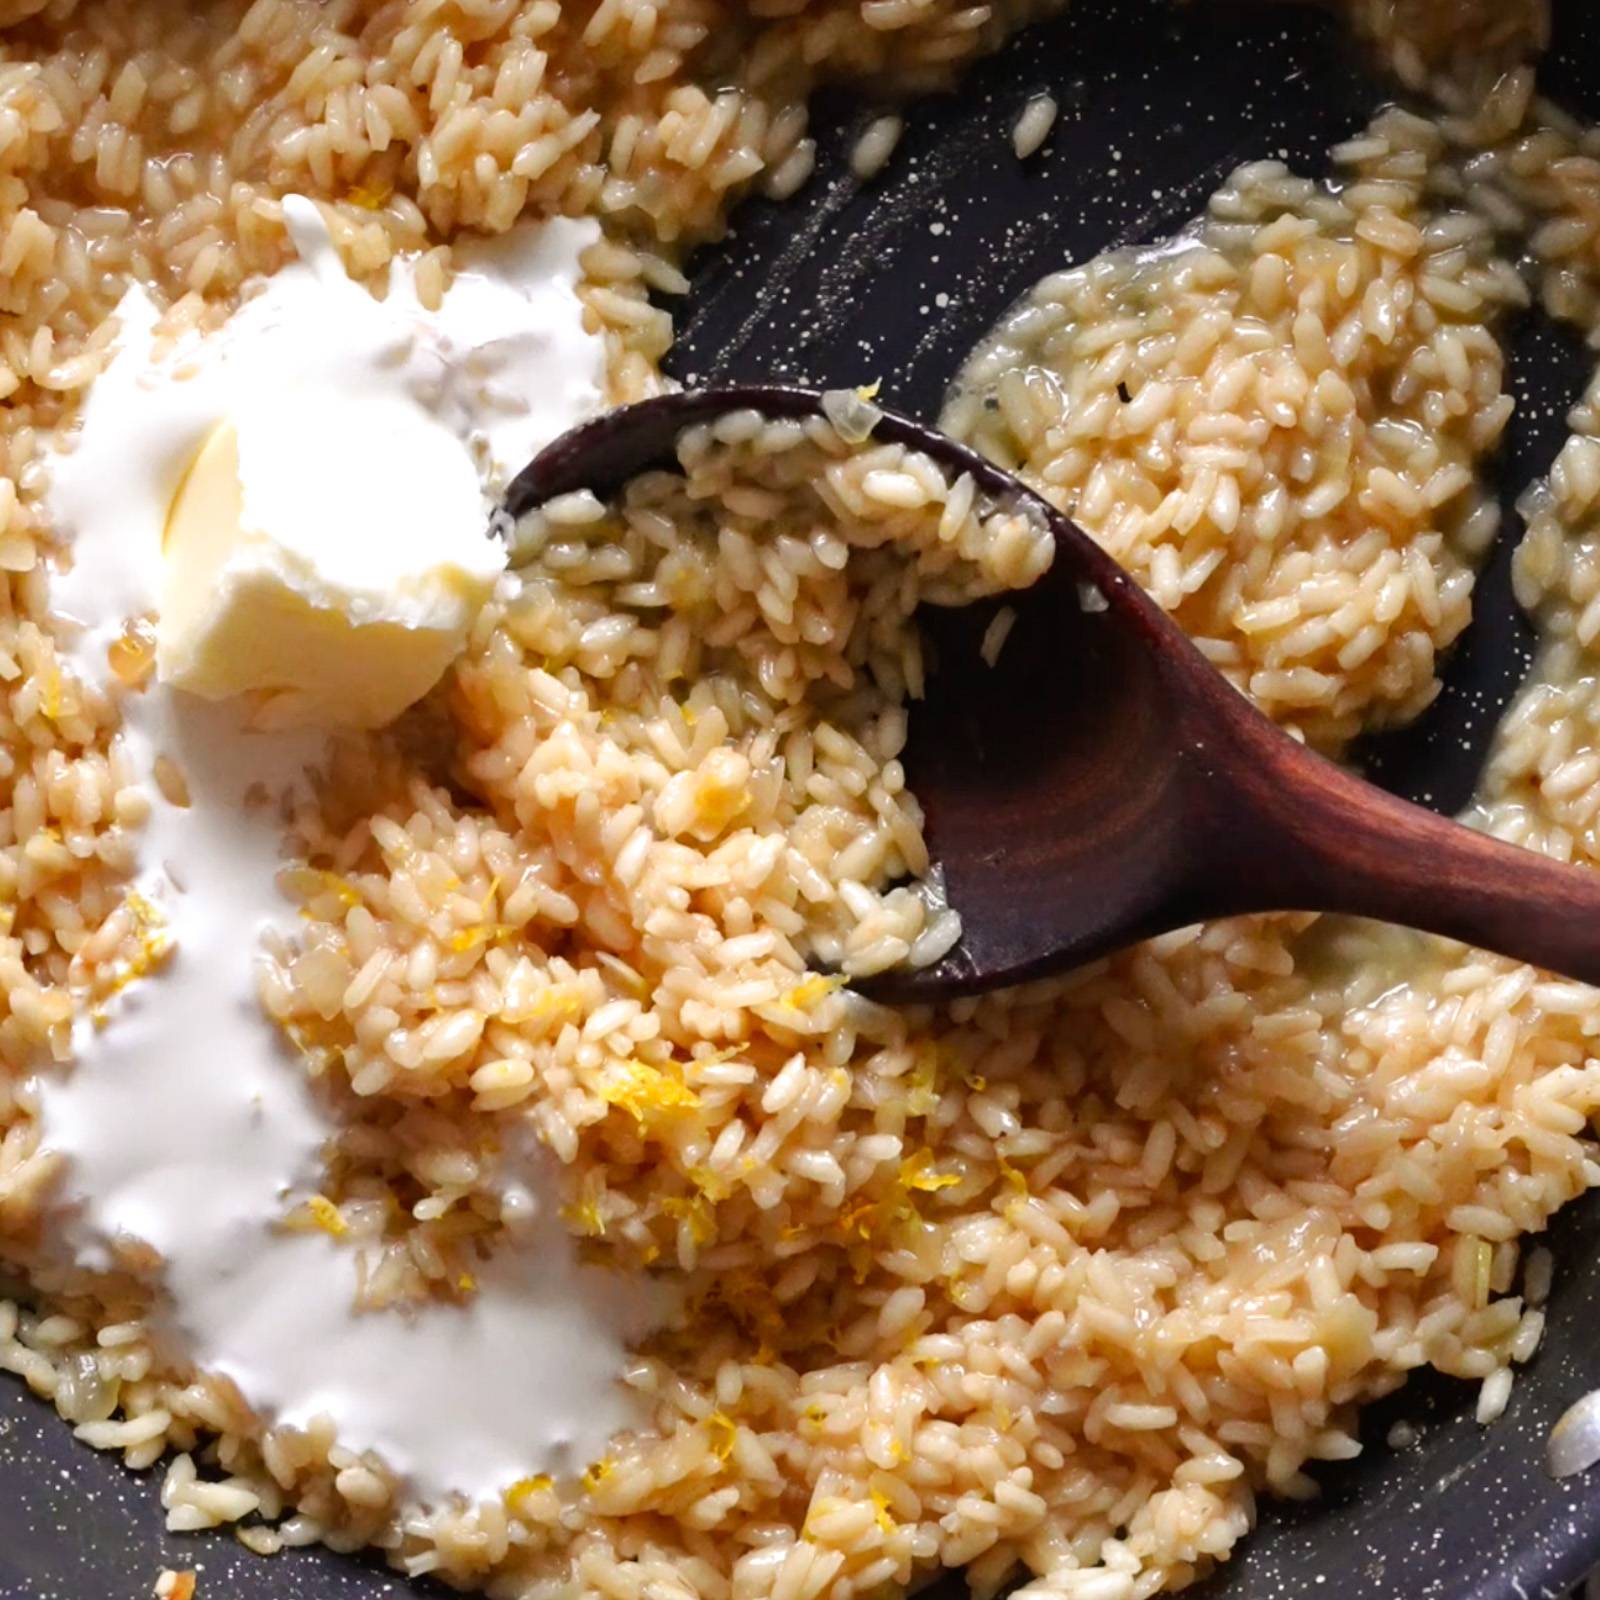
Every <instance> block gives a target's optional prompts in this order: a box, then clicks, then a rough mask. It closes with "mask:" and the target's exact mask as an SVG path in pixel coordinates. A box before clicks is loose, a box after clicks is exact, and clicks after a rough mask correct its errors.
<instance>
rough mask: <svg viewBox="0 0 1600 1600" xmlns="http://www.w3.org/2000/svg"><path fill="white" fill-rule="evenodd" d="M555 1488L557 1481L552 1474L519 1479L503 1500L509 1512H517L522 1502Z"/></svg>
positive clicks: (542, 1473) (545, 1473)
mask: <svg viewBox="0 0 1600 1600" xmlns="http://www.w3.org/2000/svg"><path fill="white" fill-rule="evenodd" d="M554 1487H555V1480H554V1479H553V1478H551V1476H550V1474H549V1473H548V1472H541V1473H538V1474H537V1475H536V1476H534V1477H532V1478H518V1479H517V1481H516V1482H515V1483H514V1484H512V1485H511V1487H510V1488H509V1489H507V1490H506V1492H505V1494H504V1495H503V1496H502V1497H501V1498H502V1499H503V1500H504V1501H505V1503H506V1509H507V1510H508V1511H515V1510H516V1509H517V1507H518V1505H519V1504H521V1502H522V1501H524V1500H527V1499H530V1498H532V1496H534V1495H536V1494H543V1493H544V1491H545V1490H546V1489H551V1488H554Z"/></svg>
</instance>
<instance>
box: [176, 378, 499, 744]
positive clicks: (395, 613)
mask: <svg viewBox="0 0 1600 1600" xmlns="http://www.w3.org/2000/svg"><path fill="white" fill-rule="evenodd" d="M163 557H164V560H163V570H162V585H161V599H160V611H159V618H158V621H157V625H156V670H157V674H158V675H159V676H160V677H161V678H162V679H163V680H164V681H166V682H168V683H170V684H172V685H173V686H174V687H175V688H179V689H183V690H186V691H188V692H189V693H191V694H196V695H200V696H201V697H203V698H204V699H207V700H224V699H229V698H232V697H234V696H245V697H247V698H248V699H249V700H250V702H251V717H250V720H251V722H252V724H253V725H254V726H256V727H260V728H287V727H303V726H316V727H355V728H375V727H381V726H382V725H383V724H384V723H387V722H392V721H393V720H394V718H395V717H397V716H398V715H399V714H400V713H401V712H402V711H404V710H405V708H406V707H407V706H409V705H411V704H412V703H413V702H414V701H416V700H418V699H420V698H421V697H422V696H423V695H424V694H426V693H427V692H428V690H429V689H431V688H432V687H433V686H434V684H436V683H437V682H438V681H439V679H440V677H441V676H442V675H443V674H444V672H445V669H446V668H447V667H448V666H449V665H450V663H451V661H452V660H453V659H454V658H455V656H456V655H457V654H458V653H459V652H460V649H461V646H462V643H463V642H464V640H465V638H466V635H467V630H468V629H469V627H470V626H471V624H472V619H473V616H474V615H475V614H476V612H477V610H478V608H479V607H480V606H482V604H483V603H484V601H485V600H486V599H487V598H488V596H489V592H490V590H491V589H492V587H493V585H494V581H495V578H496V576H497V575H498V574H499V573H500V571H501V570H502V569H503V567H504V566H505V551H504V548H503V547H502V546H501V545H500V544H499V543H498V542H497V541H496V540H494V539H493V538H491V537H490V535H489V531H488V512H487V509H486V507H485V505H484V499H483V492H482V489H481V488H480V486H479V481H478V475H477V472H476V470H475V468H474V466H473V463H472V460H471V457H470V456H469V454H468V452H467V450H466V448H465V447H464V446H463V444H462V443H461V442H460V440H459V439H457V438H456V437H455V436H454V435H453V434H452V433H451V432H449V431H448V430H447V429H446V428H444V427H442V426H440V425H439V424H438V423H437V422H436V421H435V420H434V419H433V418H432V417H431V416H430V415H429V414H428V413H427V411H425V410H424V409H423V408H422V407H420V406H418V405H417V404H416V403H415V402H414V401H413V400H412V399H411V398H410V397H408V396H404V395H393V394H384V393H381V392H372V391H368V392H364V393H362V394H361V395H360V396H359V397H355V396H351V395H348V394H344V393H340V392H337V391H336V392H335V393H334V394H333V395H331V396H330V395H326V394H324V395H319V394H317V393H315V392H311V391H306V390H293V389H274V391H273V392H272V393H271V394H270V396H268V397H264V398H263V399H262V400H261V401H260V402H259V403H257V404H254V405H249V406H246V407H244V408H243V409H241V410H239V411H237V412H235V414H234V415H233V416H232V417H231V418H230V419H229V420H227V421H225V422H223V423H221V424H220V425H219V426H218V427H217V428H216V429H215V430H214V431H213V432H212V433H211V435H210V437H209V438H208V439H207V440H206V442H205V443H204V445H203V446H202V447H201V449H200V452H199V454H198V455H197V456H196V457H195V460H194V462H193V464H192V465H191V466H190V468H189V471H188V473H187V474H186V475H185V477H184V479H183V482H182V483H181V484H180V485H179V487H178V490H177V493H176V494H175V496H174V497H173V501H172V507H171V511H170V513H169V516H168V519H167V528H166V535H165V539H164V543H163Z"/></svg>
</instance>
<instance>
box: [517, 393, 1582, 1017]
mask: <svg viewBox="0 0 1600 1600" xmlns="http://www.w3.org/2000/svg"><path fill="white" fill-rule="evenodd" d="M740 410H756V411H759V412H761V413H763V414H764V415H766V416H771V417H810V416H818V415H821V414H822V396H821V394H820V393H818V392H816V391H813V390H807V389H795V388H782V387H760V386H752V387H742V388H728V389H718V390H706V391H700V392H687V393H682V394H673V395H665V396H662V397H660V398H657V399H653V400H646V401H642V402H640V403H639V404H637V405H633V406H626V407H623V408H621V409H620V410H617V411H612V412H610V413H608V414H607V415H605V416H603V417H600V418H598V419H597V420H596V421H594V422H591V423H588V424H586V425H584V426H583V427H580V428H577V429H575V430H573V431H572V432H571V433H569V434H566V435H565V436H564V437H562V438H561V439H558V440H556V442H555V443H554V444H552V445H550V446H549V448H548V449H546V450H545V451H543V452H542V453H541V454H540V455H539V456H538V457H537V458H536V459H535V460H534V461H533V462H532V463H531V464H530V465H529V466H528V467H527V468H526V469H524V471H523V472H522V473H520V474H519V475H518V477H517V478H516V480H515V481H514V482H513V483H512V485H511V488H510V490H509V491H508V494H507V500H506V507H507V510H508V511H510V512H511V514H512V515H513V516H520V515H522V514H523V513H524V512H526V511H528V510H530V509H532V508H533V507H535V506H537V505H538V504H540V503H541V502H542V501H545V500H548V499H550V498H552V497H554V496H556V495H559V494H565V493H568V492H570V491H573V490H576V489H580V488H587V489H591V490H593V491H594V492H595V493H596V494H599V495H601V496H602V497H604V496H608V495H610V494H612V493H614V492H615V491H616V490H617V489H618V488H620V487H621V485H622V484H623V483H625V482H626V481H627V480H628V479H629V478H631V477H633V476H635V475H636V474H637V473H639V472H641V471H644V470H646V469H648V468H651V467H662V466H670V465H671V464H672V463H673V461H674V459H675V458H674V455H673V446H674V442H675V441H676V439H677V436H678V434H679V433H680V432H681V431H682V430H683V429H684V428H686V427H689V426H692V425H693V424H695V423H702V422H706V421H709V420H711V419H713V418H715V417H717V416H720V415H722V414H724V413H726V412H729V411H740ZM872 437H873V439H874V441H875V442H879V443H890V444H901V445H906V446H908V447H911V448H914V449H917V450H921V451H923V452H925V453H926V454H927V455H929V456H930V457H932V458H933V460H935V461H936V462H938V463H939V464H940V466H942V467H944V468H945V469H946V470H947V471H949V472H950V473H952V474H956V473H961V472H968V473H971V474H972V476H973V478H974V480H975V481H976V483H977V485H978V487H979V489H980V490H981V491H982V492H983V493H985V494H986V495H988V496H989V497H990V499H991V500H992V501H994V502H996V503H998V504H1002V505H1006V504H1013V503H1019V504H1027V505H1030V506H1031V507H1032V508H1033V509H1034V510H1035V511H1036V512H1037V513H1038V514H1039V515H1040V516H1042V517H1044V518H1045V519H1046V520H1047V521H1048V523H1049V526H1050V529H1051V531H1052V533H1053V535H1054V537H1055V543H1056V555H1055V560H1054V562H1053V564H1052V566H1051V568H1050V571H1049V572H1048V573H1047V574H1046V575H1045V576H1044V577H1043V578H1042V579H1041V580H1040V581H1039V582H1038V583H1037V584H1035V585H1034V586H1033V587H1032V588H1030V589H1027V590H1023V591H1020V592H1016V593H1010V594H1006V595H1002V596H999V597H997V598H996V599H994V600H992V601H985V602H982V603H980V604H976V605H972V606H966V607H962V608H959V609H945V608H938V607H933V606H927V607H924V608H923V611H922V613H921V616H920V621H921V622H922V624H923V626H924V628H925V630H926V634H927V637H928V641H929V645H930V649H929V660H930V662H931V663H932V670H931V672H930V675H929V680H928V689H927V695H926V698H925V699H924V700H923V701H922V702H920V703H919V704H917V705H916V706H915V707H914V708H913V710H912V715H911V719H910V735H909V742H908V746H907V750H906V755H905V766H906V773H907V779H908V782H909V784H910V786H911V789H912V792H913V793H914V794H915V795H916V796H917V798H918V799H919V800H920V801H921V803H922V806H923V809H924V811H925V813H926V818H927V822H926V828H927V838H928V845H929V849H930V851H931V852H932V856H933V859H934V860H935V861H936V862H937V863H938V864H939V866H940V867H941V868H942V870H943V874H944V884H945V890H946V893H947V894H948V897H949V901H950V904H951V905H952V906H954V907H955V909H956V910H957V911H959V912H960V914H961V921H962V936H961V939H960V941H959V943H958V944H957V945H956V946H955V947H954V948H953V949H952V950H951V951H950V953H949V954H948V955H947V956H945V957H944V959H943V960H941V961H939V962H937V963H936V964H934V965H932V966H929V967H925V968H922V969H920V970H897V971H894V972H889V973H884V974H881V975H879V976H877V977H874V978H872V979H871V980H869V981H868V982H866V983H864V984H862V985H861V986H860V987H862V988H863V989H864V990H866V992H868V993H870V994H872V995H873V996H874V997H876V998H881V999H884V1000H890V1001H895V1002H909V1001H922V1000H938V999H948V998H951V997H954V996H957V995H965V994H975V993H979V992H981V991H983V990H986V989H993V988H998V987H1001V986H1003V985H1007V984H1015V983H1021V982H1024V981H1026V980H1028V979H1032V978H1039V977H1043V976H1045V975H1047V974H1049V973H1052V972H1058V971H1061V970H1062V969H1064V968H1067V967H1071V966H1075V965H1079V964H1081V963H1084V962H1087V961H1091V960H1093V959H1095V958H1096V957H1098V956H1103V955H1106V954H1107V953H1109V952H1110V951H1113V950H1116V949H1118V948H1120V947H1121V946H1123V945H1127V944H1130V943H1132V942H1134V941H1136V940H1139V939H1143V938H1148V937H1150V936H1152V935H1154V934H1158V933H1164V932H1166V931H1168V930H1170V929H1173V928H1179V927H1184V926H1186V925H1188V924H1190V923H1193V922H1199V921H1202V920H1204V919H1206V918H1210V917H1219V916H1230V915H1234V914H1236V913H1239V912H1246V911H1341V912H1351V913H1355V914H1358V915H1361V916H1367V917H1374V918H1377V919H1379V920H1382V921H1385V922H1394V923H1401V924H1404V925H1406V926H1409V927H1413V928H1421V929H1424V930H1426V931H1428V932H1430V933H1437V934H1443V935H1446V936H1447V937H1449V938H1452V939H1459V940H1461V941H1463V942H1465V943H1467V944H1472V945H1477V946H1479V947H1481V948H1483V949H1486V950H1493V951H1497V952H1499V953H1501V954H1503V955H1509V956H1513V957H1516V958H1517V959H1519V960H1524V961H1529V962H1532V963H1533V964H1534V965H1536V966H1540V967H1546V968H1549V969H1551V970H1552V971H1556V972H1561V973H1564V974H1566V975H1568V976H1570V977H1574V978H1579V979H1582V980H1583V981H1585V982H1590V983H1600V873H1597V872H1590V871H1587V870H1584V869H1582V868H1578V867H1571V866H1564V865H1561V864H1560V863H1557V862H1554V861H1551V860H1549V859H1548V858H1546V857H1544V856H1540V855H1537V854H1534V853H1533V852H1531V851H1527V850H1522V849H1519V848H1517V847H1516V846H1514V845H1509V844H1504V843H1501V842H1500V841H1498V840H1495V839H1491V838H1489V837H1487V836H1486V835H1483V834H1480V833H1476V832H1474V831H1472V830H1471V829H1469V828H1465V827H1463V826H1461V825H1460V824H1459V823H1455V822H1451V821H1449V820H1447V819H1445V818H1443V817H1440V816H1438V815H1436V814H1435V813H1433V812H1431V811H1427V810H1424V809H1423V808H1422V807H1420V806H1415V805H1412V804H1410V803H1409V802H1408V801H1405V800H1400V799H1397V798H1396V797H1395V796H1393V795H1390V794H1387V793H1385V792H1384V791H1383V790H1381V789H1378V788H1376V787H1375V786H1373V785H1372V784H1370V783H1367V782H1365V781H1363V780H1362V779H1361V778H1358V777H1356V776H1355V775H1354V774H1352V773H1350V772H1347V771H1345V770H1344V769H1343V768H1341V767H1338V766H1336V765H1334V763H1333V762H1331V761H1328V760H1325V759H1324V758H1323V757H1321V756H1319V755H1316V754H1315V753H1313V752H1312V751H1310V750H1308V749H1306V748H1305V747H1304V746H1303V745H1301V744H1299V743H1297V742H1296V741H1295V740H1294V739H1292V738H1290V737H1289V736H1288V735H1287V734H1285V733H1284V732H1282V731H1281V730H1280V729H1279V728H1278V727H1276V726H1275V725H1274V724H1273V723H1272V722H1271V721H1269V720H1268V719H1267V718H1266V717H1265V716H1263V715H1262V714H1261V712H1259V711H1257V710H1256V709H1255V707H1254V706H1252V705H1251V704H1250V702H1249V701H1248V700H1246V699H1245V698H1244V696H1243V695H1241V694H1239V693H1237V692H1236V691H1235V690H1234V689H1233V688H1232V687H1231V686H1230V685H1229V684H1228V683H1227V682H1226V681H1225V680H1224V679H1223V678H1222V677H1221V676H1220V675H1219V674H1218V673H1217V672H1216V671H1215V669H1214V668H1213V667H1212V666H1211V665H1210V664H1209V663H1208V662H1207V661H1206V660H1205V658H1204V657H1203V656H1202V655H1201V654H1200V652H1199V651H1198V650H1197V649H1196V648H1195V647H1194V645H1193V644H1191V643H1190V641H1189V640H1188V638H1187V637H1186V636H1185V635H1184V634H1183V633H1182V631H1181V630H1180V629H1179V628H1177V627H1176V626H1175V625H1174V624H1173V623H1172V622H1171V621H1170V620H1168V618H1167V617H1166V615H1165V614H1164V613H1163V612H1162V611H1161V610H1160V609H1159V608H1158V607H1157V606H1156V605H1155V603H1154V602H1153V601H1152V600H1150V598H1149V597H1148V596H1147V595H1146V594H1145V593H1144V592H1143V590H1141V589H1140V588H1139V586H1138V585H1137V584H1136V583H1135V582H1134V581H1133V580H1132V579H1131V578H1130V577H1129V576H1128V575H1127V574H1126V573H1125V572H1124V571H1123V570H1122V568H1121V567H1119V566H1118V565H1117V564H1116V562H1115V561H1113V560H1112V559H1111V557H1110V556H1108V555H1107V554H1106V553H1105V552H1104V551H1103V550H1102V549H1101V548H1100V547H1099V546H1098V545H1097V544H1095V542H1094V541H1093V540H1092V539H1091V538H1090V537H1089V536H1088V535H1087V534H1086V533H1084V532H1083V530H1082V529H1081V528H1079V527H1077V526H1076V524H1074V523H1073V522H1072V521H1070V520H1069V519H1068V518H1066V517H1064V516H1062V515H1061V514H1060V513H1059V512H1058V511H1056V510H1055V509H1054V508H1053V507H1052V506H1050V505H1049V504H1048V503H1047V502H1046V501H1044V500H1043V499H1041V498H1040V497H1039V496H1038V495H1036V494H1034V493H1033V491H1032V490H1030V489H1028V488H1027V487H1026V486H1025V485H1024V484H1022V483H1021V482H1020V480H1018V479H1017V478H1015V477H1013V476H1012V475H1011V474H1010V473H1008V472H1005V471H1002V470H1001V469H1000V468H998V467H996V466H995V465H994V464H993V463H992V462H990V461H988V460H986V459H985V458H984V457H982V456H980V455H978V454H977V453H976V452H974V451H972V450H970V449H968V448H967V447H966V446H964V445H960V444H957V443H956V442H955V441H954V440H952V439H949V438H947V437H946V436H945V435H943V434H941V433H939V432H937V431H936V430H934V429H931V428H928V427H924V426H923V425H921V424H919V423H916V422H912V421H910V420H909V419H908V418H905V417H900V416H896V415H894V414H892V413H887V412H886V413H885V414H884V415H883V418H882V420H881V421H880V422H879V423H878V424H877V426H876V428H875V429H874V431H873V436H872ZM1002 605H1009V606H1011V607H1012V608H1013V609H1014V611H1015V614H1016V615H1015V621H1014V623H1013V625H1012V627H1011V630H1010V632H1009V634H1008V635H1007V636H1006V642H1005V646H1004V648H1003V650H1002V651H1001V653H1000V656H999V659H998V661H997V662H996V664H995V665H994V667H992V668H991V667H989V666H986V665H985V664H984V661H983V659H982V657H981V655H980V653H979V644H980V641H981V640H982V638H983V636H984V632H985V630H986V629H987V627H988V626H989V623H990V621H991V620H992V619H993V617H994V615H995V613H996V611H997V610H998V608H999V607H1000V606H1002Z"/></svg>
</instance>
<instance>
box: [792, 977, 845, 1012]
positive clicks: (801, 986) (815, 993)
mask: <svg viewBox="0 0 1600 1600" xmlns="http://www.w3.org/2000/svg"><path fill="white" fill-rule="evenodd" d="M843 986H844V979H843V978H842V977H839V976H837V975H833V976H829V975H827V974H824V973H821V972H813V973H812V974H811V976H810V977H809V978H802V979H801V980H800V982H799V983H797V984H796V985H795V986H794V987H793V988H792V989H791V990H790V991H789V992H788V993H787V994H786V995H784V997H783V998H782V999H781V1000H780V1001H779V1002H778V1004H779V1005H780V1006H782V1007H784V1009H785V1010H788V1011H805V1010H808V1009H809V1008H810V1007H812V1006H814V1005H815V1004H816V1003H817V1002H818V1001H819V1000H824V999H826V998H827V997H828V996H829V995H830V994H832V993H833V991H834V990H835V989H839V988H843Z"/></svg>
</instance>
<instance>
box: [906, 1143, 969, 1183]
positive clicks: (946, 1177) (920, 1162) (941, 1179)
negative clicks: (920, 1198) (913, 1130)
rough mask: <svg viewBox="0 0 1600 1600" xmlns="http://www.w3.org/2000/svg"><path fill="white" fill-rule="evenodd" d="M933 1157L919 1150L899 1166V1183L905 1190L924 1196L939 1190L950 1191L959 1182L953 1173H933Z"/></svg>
mask: <svg viewBox="0 0 1600 1600" xmlns="http://www.w3.org/2000/svg"><path fill="white" fill-rule="evenodd" d="M933 1163H934V1155H933V1152H932V1151H931V1150H919V1151H917V1153H916V1154H915V1155H913V1156H912V1157H911V1158H910V1159H909V1160H908V1161H904V1162H902V1163H901V1166H900V1182H901V1183H902V1184H904V1185H905V1187H906V1188H907V1189H916V1190H919V1191H921V1192H922V1193H924V1194H934V1193H936V1192H937V1191H938V1190H940V1189H951V1188H954V1187H955V1185H956V1184H958V1183H960V1182H961V1179H960V1178H959V1177H958V1176H957V1175H956V1174H955V1173H953V1172H935V1171H934V1170H933Z"/></svg>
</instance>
